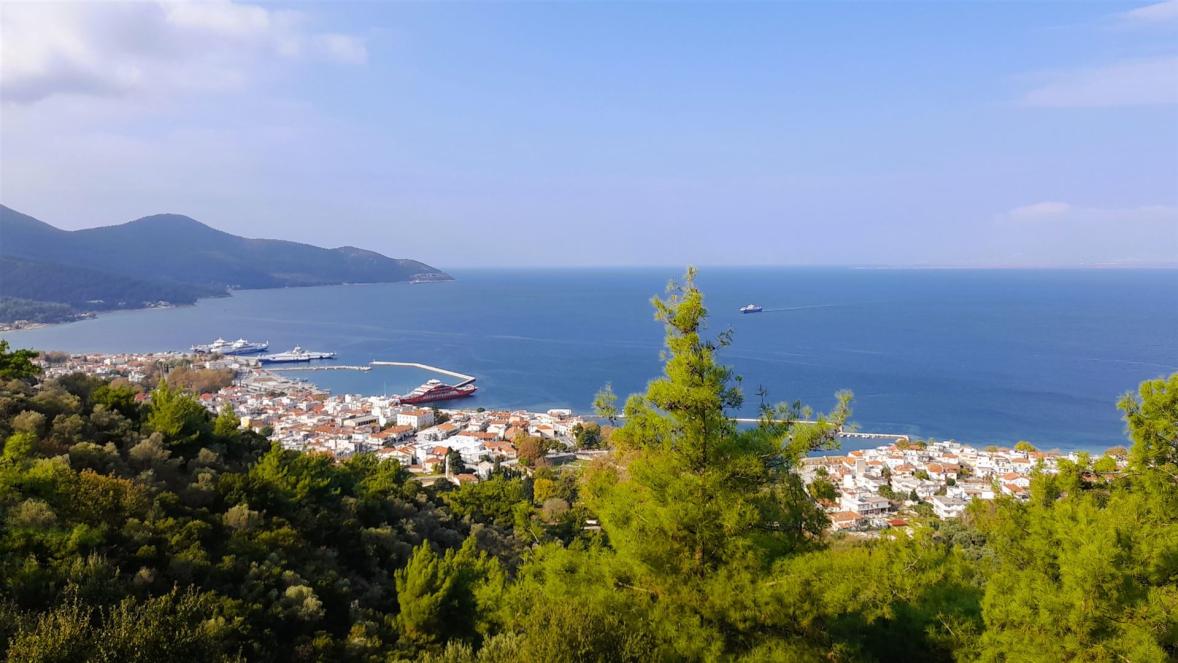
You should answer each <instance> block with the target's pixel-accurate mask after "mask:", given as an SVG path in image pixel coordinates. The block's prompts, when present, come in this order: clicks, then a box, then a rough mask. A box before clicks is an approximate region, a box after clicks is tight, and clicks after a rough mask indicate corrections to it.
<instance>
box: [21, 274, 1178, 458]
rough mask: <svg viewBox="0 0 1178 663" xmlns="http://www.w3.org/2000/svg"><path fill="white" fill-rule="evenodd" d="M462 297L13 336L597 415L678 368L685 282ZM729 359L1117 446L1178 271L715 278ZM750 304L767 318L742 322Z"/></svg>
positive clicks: (1174, 308) (906, 426) (462, 287)
mask: <svg viewBox="0 0 1178 663" xmlns="http://www.w3.org/2000/svg"><path fill="white" fill-rule="evenodd" d="M453 273H454V274H455V276H456V277H457V279H458V280H457V281H455V282H452V283H439V284H426V285H408V284H385V285H356V286H339V287H323V288H296V289H286V290H255V291H242V292H237V293H235V294H234V296H232V297H229V298H225V299H210V300H205V301H202V302H200V303H198V304H197V305H196V306H192V307H185V308H177V309H168V310H147V311H132V312H122V313H111V314H106V315H103V316H100V317H99V318H98V319H96V320H88V321H82V322H78V323H73V324H69V325H60V326H54V327H48V328H43V329H37V330H28V331H21V332H13V333H8V334H5V335H4V336H5V337H6V338H8V339H9V340H10V341H11V342H13V343H14V344H15V345H18V346H23V347H35V348H39V349H52V350H69V351H148V350H169V349H171V350H180V349H185V348H187V347H188V346H189V345H191V344H193V343H205V342H209V341H211V340H212V339H214V338H216V337H218V336H222V337H225V338H227V339H234V338H237V337H239V336H241V337H246V338H249V339H258V340H264V339H268V340H269V341H270V342H271V343H272V344H273V349H275V350H285V349H289V348H290V347H291V346H294V345H296V344H298V345H302V346H303V347H305V348H308V349H312V350H334V351H336V352H338V353H339V362H340V363H361V362H367V361H369V360H371V359H386V360H394V361H416V362H424V363H430V364H435V365H438V366H442V367H446V368H451V369H454V370H457V371H461V372H465V373H470V374H472V375H475V376H477V377H478V384H479V386H480V392H479V394H478V396H477V397H476V398H474V399H472V400H470V401H467V403H466V404H467V405H469V406H471V407H477V406H484V407H511V408H516V407H520V408H533V409H544V408H549V407H571V408H574V409H577V410H582V411H584V410H587V409H588V407H589V405H590V403H591V401H592V398H593V394H594V393H595V392H596V391H597V390H598V389H599V388H600V387H601V386H602V385H603V384H605V383H606V382H612V383H613V386H614V389H615V390H616V391H617V392H618V393H619V394H620V395H624V394H626V393H629V392H633V391H637V390H640V389H642V388H643V385H644V384H645V382H646V381H647V380H648V379H649V378H650V377H652V376H654V375H656V374H657V373H658V372H659V370H660V363H659V349H660V343H661V339H662V331H661V329H660V327H659V326H658V325H657V324H656V323H655V322H654V321H653V318H652V314H651V309H650V306H649V299H650V297H651V296H652V295H654V294H656V293H660V292H662V290H663V288H664V286H665V285H666V282H667V280H668V279H670V278H672V277H674V276H677V275H678V272H677V271H676V270H671V269H628V270H605V269H601V270H581V269H578V270H572V269H568V270H456V271H454V272H453ZM699 282H700V285H701V286H702V287H703V288H704V290H705V293H706V295H707V303H708V306H709V309H710V310H711V312H712V319H711V327H712V329H713V330H715V331H720V330H722V329H724V328H727V327H731V328H732V329H733V330H734V331H735V344H734V345H733V346H732V347H731V348H729V349H728V350H727V351H725V352H724V353H723V355H722V358H723V360H724V361H726V362H727V363H729V364H731V365H732V366H733V367H734V368H735V369H736V371H737V372H738V373H739V374H741V375H743V376H744V383H743V384H744V386H745V392H746V395H747V396H748V398H747V400H748V401H749V405H750V407H749V408H748V410H749V412H750V413H751V412H752V411H753V409H754V406H755V403H754V402H753V401H755V396H754V394H755V391H756V388H757V387H758V386H764V387H765V388H767V389H768V391H769V396H770V399H771V400H778V401H793V400H802V401H804V402H806V403H809V404H812V405H814V406H815V407H818V408H826V407H829V405H830V404H831V403H832V401H833V394H834V392H835V391H836V390H838V389H844V388H846V389H851V390H852V391H854V393H855V406H854V407H855V415H854V419H855V421H856V422H857V423H858V424H859V425H860V427H861V428H862V429H863V430H866V431H881V432H897V433H908V434H913V435H919V436H930V437H936V438H938V439H947V438H953V439H958V440H962V441H966V442H972V443H978V444H987V443H1011V442H1014V441H1016V440H1019V439H1028V440H1031V441H1032V442H1035V443H1037V444H1039V445H1040V446H1045V447H1059V448H1103V447H1105V446H1109V445H1111V444H1115V443H1119V442H1120V441H1121V440H1122V439H1123V424H1122V422H1121V419H1120V416H1119V413H1118V412H1117V410H1116V408H1115V407H1114V402H1115V400H1116V398H1117V397H1118V396H1119V395H1120V394H1122V393H1124V392H1125V391H1127V390H1130V389H1133V388H1134V387H1135V386H1136V385H1137V383H1138V382H1139V381H1141V380H1143V379H1145V378H1152V377H1157V376H1161V375H1165V374H1168V373H1170V372H1173V371H1178V331H1176V330H1178V271H1127V270H1107V271H1095V270H1091V271H1054V270H1052V271H1042V270H1038V271H1032V270H1028V271H1017V270H994V271H969V270H864V269H792V268H791V269H784V268H764V269H721V268H710V269H704V270H702V272H701V275H700V279H699ZM747 303H757V304H761V305H762V306H764V307H765V312H764V313H762V314H759V315H740V314H739V313H737V308H739V307H740V306H742V305H744V304H747ZM293 375H298V376H301V377H305V378H309V379H311V380H313V381H314V382H317V383H319V384H321V385H323V386H325V387H328V388H330V389H332V390H333V391H336V392H352V393H370V394H371V393H386V392H387V393H400V392H403V391H405V390H407V389H409V388H412V387H413V386H416V385H417V384H419V383H420V382H422V381H423V380H424V379H426V378H427V377H431V376H429V375H427V374H425V373H422V372H420V371H415V370H407V369H397V368H385V369H377V370H373V371H371V372H368V373H356V372H343V371H330V372H304V373H297V374H293Z"/></svg>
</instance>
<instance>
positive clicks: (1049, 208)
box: [1006, 201, 1072, 219]
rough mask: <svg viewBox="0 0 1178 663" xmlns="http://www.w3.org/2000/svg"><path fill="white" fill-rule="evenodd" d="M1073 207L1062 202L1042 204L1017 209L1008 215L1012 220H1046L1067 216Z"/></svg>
mask: <svg viewBox="0 0 1178 663" xmlns="http://www.w3.org/2000/svg"><path fill="white" fill-rule="evenodd" d="M1071 209H1072V206H1071V205H1069V204H1067V203H1060V202H1052V201H1047V202H1042V203H1033V204H1031V205H1023V206H1022V207H1016V208H1014V209H1012V210H1010V211H1009V212H1007V213H1006V216H1008V217H1009V218H1011V219H1044V218H1051V217H1057V216H1061V215H1064V214H1067V213H1068V211H1070V210H1071Z"/></svg>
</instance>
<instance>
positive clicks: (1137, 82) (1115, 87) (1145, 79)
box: [1022, 56, 1178, 108]
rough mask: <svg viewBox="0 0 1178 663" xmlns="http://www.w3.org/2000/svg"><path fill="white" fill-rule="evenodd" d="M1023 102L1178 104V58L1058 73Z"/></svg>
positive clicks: (1050, 104)
mask: <svg viewBox="0 0 1178 663" xmlns="http://www.w3.org/2000/svg"><path fill="white" fill-rule="evenodd" d="M1022 101H1023V104H1024V105H1027V106H1041V107H1054V108H1107V107H1116V106H1154V105H1171V104H1178V56H1166V57H1158V58H1151V59H1144V60H1135V61H1130V62H1120V63H1117V64H1112V65H1108V66H1103V67H1095V68H1091V69H1081V70H1076V71H1071V72H1065V73H1062V74H1057V75H1054V76H1051V77H1049V80H1048V81H1047V82H1046V83H1044V84H1043V85H1041V86H1040V87H1038V88H1036V89H1034V90H1031V91H1029V92H1027V93H1026V94H1025V95H1024V96H1023V100H1022Z"/></svg>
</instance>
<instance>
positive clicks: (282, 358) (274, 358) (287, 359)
mask: <svg viewBox="0 0 1178 663" xmlns="http://www.w3.org/2000/svg"><path fill="white" fill-rule="evenodd" d="M317 359H335V353H334V352H308V351H307V350H304V349H302V348H300V347H299V346H297V345H296V346H295V347H294V349H293V350H291V351H290V352H278V353H275V354H272V355H262V356H261V357H258V362H259V363H262V364H294V363H297V362H303V361H314V360H317Z"/></svg>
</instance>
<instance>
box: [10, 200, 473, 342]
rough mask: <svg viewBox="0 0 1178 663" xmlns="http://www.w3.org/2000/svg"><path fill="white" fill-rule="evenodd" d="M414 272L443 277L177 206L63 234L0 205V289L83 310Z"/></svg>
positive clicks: (414, 265) (405, 276)
mask: <svg viewBox="0 0 1178 663" xmlns="http://www.w3.org/2000/svg"><path fill="white" fill-rule="evenodd" d="M419 275H424V276H425V277H427V278H432V279H435V280H437V279H446V278H449V277H448V276H447V275H446V274H444V273H443V272H440V271H439V270H437V269H435V268H433V267H430V266H429V265H425V264H423V263H420V262H417V261H415V260H404V259H394V258H388V257H386V256H383V255H381V254H379V253H374V252H372V251H365V250H362V249H357V248H354V247H340V248H336V249H324V248H319V247H316V246H310V245H308V244H299V243H297V242H283V241H277V240H266V239H247V238H244V237H237V236H235V235H231V234H229V233H225V232H221V231H219V230H215V229H213V228H210V227H209V226H206V225H204V224H202V223H199V222H197V221H195V220H193V219H191V218H189V217H186V216H180V215H176V214H160V215H156V216H150V217H145V218H142V219H138V220H136V221H132V222H130V223H125V224H122V225H118V226H106V227H102V228H89V229H86V230H77V231H72V232H70V231H65V230H61V229H59V228H54V227H53V226H51V225H49V224H47V223H43V222H41V221H38V220H37V219H34V218H33V217H31V216H28V215H25V214H21V213H20V212H17V211H15V210H13V209H10V208H8V207H5V206H3V205H0V296H5V297H15V298H20V299H28V300H35V301H42V302H58V303H64V304H68V305H71V306H73V307H75V308H78V309H81V310H105V309H111V308H128V307H139V306H143V305H144V303H150V302H157V301H161V300H163V301H167V302H171V303H173V304H185V303H192V302H193V301H195V300H196V299H197V298H198V297H209V296H216V295H223V294H224V293H225V290H226V288H230V287H237V288H276V287H286V286H302V285H329V284H337V283H384V282H392V281H407V280H409V279H411V278H413V277H415V276H419ZM0 321H4V319H3V318H0Z"/></svg>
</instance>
